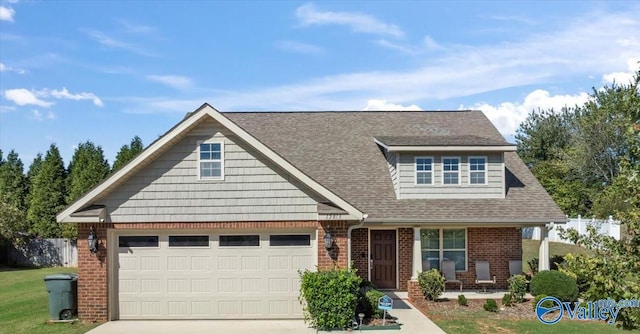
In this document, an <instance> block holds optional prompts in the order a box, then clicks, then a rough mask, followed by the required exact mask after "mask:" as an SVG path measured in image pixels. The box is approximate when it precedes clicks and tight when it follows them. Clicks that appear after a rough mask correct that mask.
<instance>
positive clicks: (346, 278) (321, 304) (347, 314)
mask: <svg viewBox="0 0 640 334" xmlns="http://www.w3.org/2000/svg"><path fill="white" fill-rule="evenodd" d="M299 274H300V296H299V297H298V299H299V300H300V303H301V304H302V306H303V311H304V319H305V322H308V323H310V324H311V326H313V327H315V328H317V329H320V330H327V329H329V330H330V329H344V328H347V326H349V325H350V324H351V321H352V320H353V316H354V314H355V310H356V305H357V303H358V290H359V286H360V282H362V279H361V278H360V277H358V275H356V273H355V271H353V270H349V269H339V268H333V269H329V270H318V271H317V272H312V271H309V270H305V271H300V272H299Z"/></svg>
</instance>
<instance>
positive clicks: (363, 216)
mask: <svg viewBox="0 0 640 334" xmlns="http://www.w3.org/2000/svg"><path fill="white" fill-rule="evenodd" d="M368 217H369V215H368V214H366V213H365V214H363V215H362V220H361V221H360V223H359V224H357V225H352V226H349V228H348V229H347V267H348V268H351V231H353V230H355V229H357V228H361V227H363V226H364V223H365V221H366V220H367V218H368Z"/></svg>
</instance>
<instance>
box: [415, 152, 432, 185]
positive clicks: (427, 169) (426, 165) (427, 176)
mask: <svg viewBox="0 0 640 334" xmlns="http://www.w3.org/2000/svg"><path fill="white" fill-rule="evenodd" d="M415 166H416V167H415V170H416V184H433V158H432V157H415Z"/></svg>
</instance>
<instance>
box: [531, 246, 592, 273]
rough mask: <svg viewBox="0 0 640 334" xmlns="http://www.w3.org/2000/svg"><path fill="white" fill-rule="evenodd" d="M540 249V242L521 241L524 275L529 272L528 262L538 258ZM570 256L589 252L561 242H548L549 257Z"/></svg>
mask: <svg viewBox="0 0 640 334" xmlns="http://www.w3.org/2000/svg"><path fill="white" fill-rule="evenodd" d="M539 247H540V240H530V239H522V270H524V272H525V273H527V272H529V271H530V269H529V265H528V264H527V262H529V261H530V260H531V259H533V258H534V257H535V258H537V257H538V249H539ZM568 253H571V254H590V253H591V251H590V250H588V249H586V248H582V247H579V246H576V245H574V244H565V243H562V242H549V257H553V256H554V255H561V256H564V255H567V254H568Z"/></svg>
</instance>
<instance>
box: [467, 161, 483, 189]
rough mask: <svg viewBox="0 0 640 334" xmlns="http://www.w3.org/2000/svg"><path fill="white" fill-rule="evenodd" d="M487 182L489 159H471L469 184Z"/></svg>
mask: <svg viewBox="0 0 640 334" xmlns="http://www.w3.org/2000/svg"><path fill="white" fill-rule="evenodd" d="M486 180H487V159H486V158H483V157H473V158H469V183H470V184H485V183H486Z"/></svg>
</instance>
